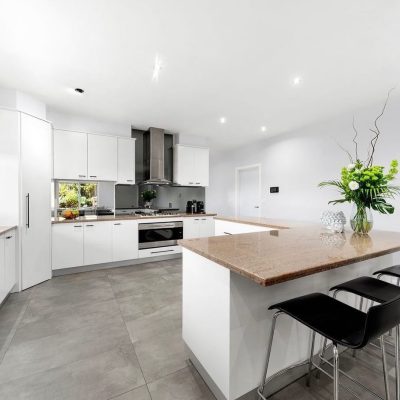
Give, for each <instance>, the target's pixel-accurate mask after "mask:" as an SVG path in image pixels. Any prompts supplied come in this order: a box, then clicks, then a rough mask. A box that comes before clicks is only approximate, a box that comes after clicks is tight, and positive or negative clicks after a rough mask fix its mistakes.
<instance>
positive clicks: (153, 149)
mask: <svg viewBox="0 0 400 400" xmlns="http://www.w3.org/2000/svg"><path fill="white" fill-rule="evenodd" d="M164 137H165V131H164V129H160V128H149V130H148V131H146V132H145V133H144V135H143V161H144V178H145V179H144V182H142V183H144V184H148V185H150V184H151V185H169V184H171V183H172V182H171V181H170V180H168V179H166V178H165V151H164V143H165V139H164Z"/></svg>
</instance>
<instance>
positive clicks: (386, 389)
mask: <svg viewBox="0 0 400 400" xmlns="http://www.w3.org/2000/svg"><path fill="white" fill-rule="evenodd" d="M379 340H380V342H381V350H382V366H383V379H384V381H385V394H386V400H390V390H389V375H388V370H387V363H386V349H385V339H384V337H383V336H381V337H380V338H379Z"/></svg>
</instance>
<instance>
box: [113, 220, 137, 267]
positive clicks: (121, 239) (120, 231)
mask: <svg viewBox="0 0 400 400" xmlns="http://www.w3.org/2000/svg"><path fill="white" fill-rule="evenodd" d="M112 233H113V238H112V243H113V261H123V260H134V259H136V258H138V223H137V221H118V222H113V226H112Z"/></svg>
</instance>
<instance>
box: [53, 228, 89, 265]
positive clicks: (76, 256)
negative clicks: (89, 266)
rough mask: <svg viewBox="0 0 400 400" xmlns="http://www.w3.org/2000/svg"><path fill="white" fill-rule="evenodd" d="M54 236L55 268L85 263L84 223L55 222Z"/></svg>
mask: <svg viewBox="0 0 400 400" xmlns="http://www.w3.org/2000/svg"><path fill="white" fill-rule="evenodd" d="M52 238H53V241H52V268H53V270H55V269H61V268H72V267H79V266H81V265H83V263H84V260H83V223H79V222H71V223H69V222H68V223H64V224H53V226H52Z"/></svg>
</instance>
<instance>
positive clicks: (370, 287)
mask: <svg viewBox="0 0 400 400" xmlns="http://www.w3.org/2000/svg"><path fill="white" fill-rule="evenodd" d="M330 290H334V291H345V292H349V293H352V294H355V295H357V296H362V297H365V298H367V299H368V300H372V301H374V302H376V303H385V302H387V301H390V300H392V299H394V298H395V297H398V296H400V287H399V286H396V285H392V284H391V283H388V282H384V281H381V280H379V279H376V278H371V277H369V276H362V277H360V278H356V279H352V280H351V281H348V282H344V283H341V284H340V285H336V286H334V287H332V288H331V289H330Z"/></svg>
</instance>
